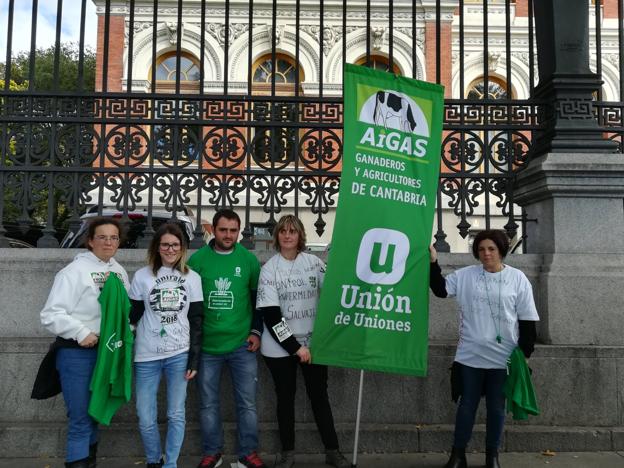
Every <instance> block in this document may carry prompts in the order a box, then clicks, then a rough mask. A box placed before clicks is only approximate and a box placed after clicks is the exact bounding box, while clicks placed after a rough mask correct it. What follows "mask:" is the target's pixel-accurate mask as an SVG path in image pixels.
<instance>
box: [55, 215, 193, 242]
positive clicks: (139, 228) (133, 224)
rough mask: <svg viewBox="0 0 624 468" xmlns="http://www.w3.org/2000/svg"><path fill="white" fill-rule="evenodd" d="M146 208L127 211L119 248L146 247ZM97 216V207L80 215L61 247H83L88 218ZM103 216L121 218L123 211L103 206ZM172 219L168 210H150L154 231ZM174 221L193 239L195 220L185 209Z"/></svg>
mask: <svg viewBox="0 0 624 468" xmlns="http://www.w3.org/2000/svg"><path fill="white" fill-rule="evenodd" d="M147 215H148V213H147V210H135V211H129V212H128V219H129V220H130V221H129V224H127V225H125V226H124V228H125V236H124V237H125V238H124V241H123V243H122V244H121V246H120V247H121V248H123V249H136V248H143V247H146V245H144V243H142V239H143V233H144V232H145V229H146V227H147V217H148V216H147ZM96 216H98V212H97V207H93V208H91V209H90V210H89V211H87V212H86V213H85V214H84V215H82V216H81V217H80V219H81V221H82V222H81V224H80V227H79V228H78V230H77V231H72V230H69V231H68V232H67V234H66V235H65V238H64V239H63V241H62V242H61V248H63V249H73V248H83V247H84V235H85V233H86V231H87V227H88V225H89V220H90V219H91V218H94V217H96ZM101 216H104V217H110V218H117V219H120V220H121V219H122V218H123V212H121V211H119V210H116V209H111V208H104V209H103V210H102V215H101ZM171 220H172V213H171V212H169V211H152V228H153V229H154V231H155V230H156V229H158V227H159V226H160V225H161V224H163V223H166V222H168V221H171ZM175 222H177V223H179V224H180V227H181V228H182V232H183V233H184V234H185V236H186V239H187V241H190V239H193V237H194V231H195V222H194V221H193V217H192V214H191V213H190V212H188V211H187V210H185V211H183V212H180V213H178V214H177V215H176V219H175Z"/></svg>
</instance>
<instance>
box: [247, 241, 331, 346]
mask: <svg viewBox="0 0 624 468" xmlns="http://www.w3.org/2000/svg"><path fill="white" fill-rule="evenodd" d="M324 276H325V264H324V263H323V262H322V261H321V260H320V259H319V258H318V257H316V256H315V255H310V254H308V253H305V252H301V253H299V254H298V255H297V257H296V258H295V259H294V260H287V259H285V258H284V257H282V256H281V255H280V254H277V255H275V256H273V257H271V259H270V260H269V261H268V262H266V263H265V264H264V266H263V267H262V270H261V271H260V281H259V284H258V301H257V303H256V306H257V307H258V308H260V307H271V306H279V308H280V310H281V312H282V317H283V318H284V319H285V320H286V323H287V324H288V327H289V328H290V331H291V332H292V334H293V336H294V337H295V338H296V340H297V342H299V344H300V345H302V346H308V345H309V341H310V336H311V335H312V329H313V328H314V319H315V318H316V306H317V303H318V298H319V291H320V288H321V287H322V285H323V278H324ZM276 327H277V328H278V330H276V334H277V335H278V336H280V333H279V330H280V328H283V326H281V324H278V325H276ZM260 352H261V353H262V355H263V356H268V357H285V356H288V353H287V352H286V350H284V348H282V347H281V346H280V345H279V343H277V342H276V341H275V340H274V339H273V337H272V336H271V334H270V333H269V331H268V330H267V329H266V327H265V329H264V331H263V333H262V341H261V344H260Z"/></svg>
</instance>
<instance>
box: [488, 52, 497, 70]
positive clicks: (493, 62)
mask: <svg viewBox="0 0 624 468" xmlns="http://www.w3.org/2000/svg"><path fill="white" fill-rule="evenodd" d="M499 60H500V53H499V52H488V70H489V71H490V72H494V71H496V68H498V61H499Z"/></svg>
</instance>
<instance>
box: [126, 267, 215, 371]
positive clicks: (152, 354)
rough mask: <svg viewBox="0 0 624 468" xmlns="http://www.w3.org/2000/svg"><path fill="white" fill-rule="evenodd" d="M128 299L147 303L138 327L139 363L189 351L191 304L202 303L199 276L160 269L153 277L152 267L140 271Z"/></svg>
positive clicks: (137, 356)
mask: <svg viewBox="0 0 624 468" xmlns="http://www.w3.org/2000/svg"><path fill="white" fill-rule="evenodd" d="M129 296H130V298H131V299H134V300H137V301H143V303H144V304H145V313H144V314H143V317H142V318H141V320H139V323H138V325H137V333H136V340H135V343H136V347H135V357H134V360H135V361H136V362H145V361H154V360H157V359H164V358H168V357H171V356H175V355H177V354H180V353H183V352H186V351H188V350H189V346H190V326H189V320H188V310H189V305H190V303H191V302H200V301H202V300H203V296H202V289H201V279H200V277H199V275H198V274H197V273H195V272H194V271H189V272H188V273H187V274H186V275H184V274H182V273H181V272H180V271H178V270H175V269H172V268H168V267H161V268H160V269H159V270H158V273H157V275H156V276H154V273H153V272H152V269H151V268H150V267H144V268H141V269H140V270H139V271H137V272H136V274H135V275H134V279H133V280H132V285H131V286H130V292H129Z"/></svg>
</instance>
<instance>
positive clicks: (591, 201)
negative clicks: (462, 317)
mask: <svg viewBox="0 0 624 468" xmlns="http://www.w3.org/2000/svg"><path fill="white" fill-rule="evenodd" d="M588 9H589V5H588V1H587V0H540V1H539V2H536V3H535V15H536V18H535V24H536V34H537V45H538V61H539V73H540V83H539V85H538V87H537V88H536V97H538V98H539V99H541V100H544V102H545V104H544V106H543V107H542V109H541V112H540V115H541V122H542V124H543V126H544V129H545V130H544V131H543V132H542V133H541V134H540V135H538V138H537V140H536V142H535V153H534V154H535V156H534V157H533V159H532V161H531V162H530V164H529V167H528V168H527V169H526V170H524V171H522V172H520V173H519V174H518V176H517V180H516V184H515V201H516V203H518V204H519V205H521V206H523V207H524V209H525V210H526V213H527V216H528V218H529V219H535V220H536V222H535V223H528V225H527V235H528V239H527V251H528V252H530V253H539V254H543V264H542V271H541V273H540V278H539V287H538V290H537V291H535V292H536V300H537V303H538V307H539V312H540V316H541V318H542V321H541V324H540V328H539V334H540V338H541V340H542V341H543V342H546V343H552V344H570V345H611V346H614V345H622V344H624V320H623V318H624V157H623V156H622V155H621V154H614V153H613V152H614V151H615V150H616V145H615V143H614V142H612V141H609V140H606V139H604V136H603V134H602V132H601V131H600V130H599V128H598V123H597V121H596V118H595V116H594V113H593V106H592V92H593V91H594V90H596V89H598V87H599V86H600V84H601V80H600V77H598V76H596V75H595V74H593V73H591V71H590V70H589V23H588V21H589V20H588V11H589V10H588Z"/></svg>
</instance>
